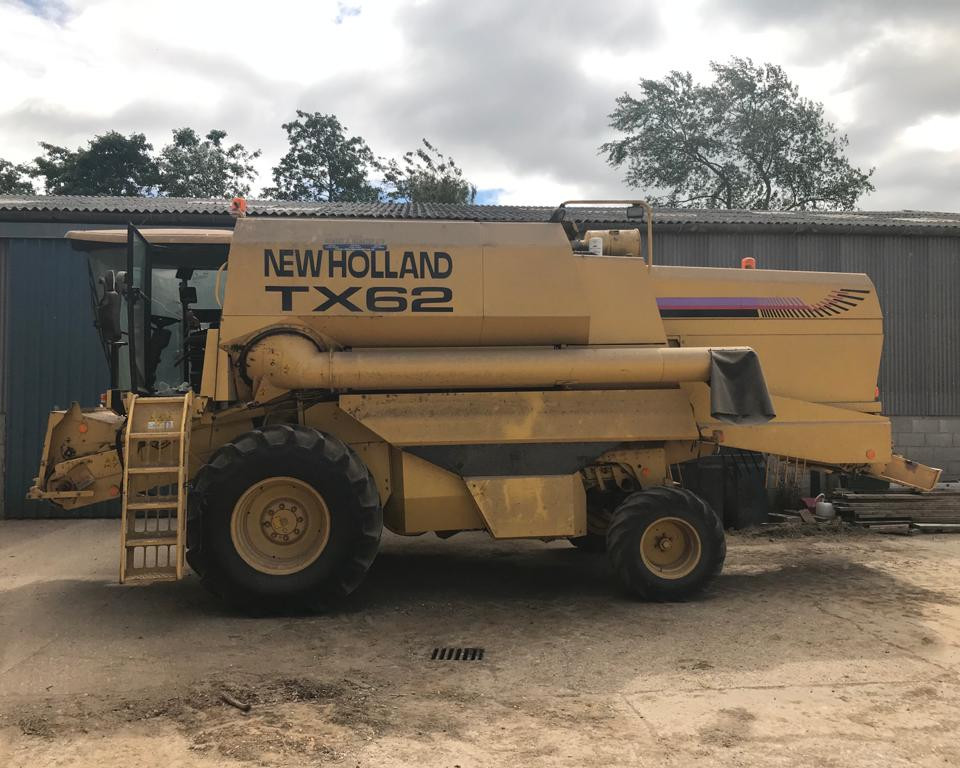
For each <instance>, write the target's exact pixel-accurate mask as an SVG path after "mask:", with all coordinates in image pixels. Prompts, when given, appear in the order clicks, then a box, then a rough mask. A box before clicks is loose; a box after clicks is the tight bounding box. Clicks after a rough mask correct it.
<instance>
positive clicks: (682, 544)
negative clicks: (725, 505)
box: [607, 487, 727, 601]
mask: <svg viewBox="0 0 960 768" xmlns="http://www.w3.org/2000/svg"><path fill="white" fill-rule="evenodd" d="M726 554H727V547H726V542H725V541H724V537H723V524H722V523H721V522H720V518H719V517H717V514H716V512H714V511H713V509H712V508H711V507H710V505H709V504H707V502H705V501H704V500H703V499H701V498H700V497H699V496H697V495H696V494H694V493H691V492H690V491H688V490H686V489H683V488H667V487H657V488H651V489H649V490H646V491H640V492H639V493H634V494H631V495H630V496H628V497H627V498H626V499H624V501H623V503H622V504H620V506H619V507H617V510H616V512H615V513H614V515H613V521H612V522H611V523H610V528H609V530H608V531H607V555H608V558H609V560H610V564H611V566H612V567H613V570H614V572H615V573H616V575H617V576H618V578H619V579H620V581H621V582H622V583H623V585H624V586H625V587H626V588H627V589H628V590H629V591H630V592H631V593H633V594H634V595H637V596H638V597H641V598H644V599H646V600H659V601H670V600H686V599H688V598H690V597H692V596H694V595H695V594H697V593H698V592H700V591H701V590H702V589H703V588H704V587H706V586H707V584H709V583H710V581H711V580H712V579H713V578H714V577H715V576H716V575H717V574H719V573H720V570H721V569H722V568H723V561H724V559H725V558H726Z"/></svg>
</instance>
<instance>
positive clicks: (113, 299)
mask: <svg viewBox="0 0 960 768" xmlns="http://www.w3.org/2000/svg"><path fill="white" fill-rule="evenodd" d="M100 284H101V285H102V286H103V295H102V296H101V297H100V300H99V301H98V302H97V328H99V329H100V338H101V339H102V340H103V342H104V344H113V343H115V342H118V341H120V337H121V335H122V331H121V329H120V294H119V293H118V292H117V280H116V276H115V275H114V273H113V270H108V271H107V272H106V273H105V274H104V276H103V277H101V278H100Z"/></svg>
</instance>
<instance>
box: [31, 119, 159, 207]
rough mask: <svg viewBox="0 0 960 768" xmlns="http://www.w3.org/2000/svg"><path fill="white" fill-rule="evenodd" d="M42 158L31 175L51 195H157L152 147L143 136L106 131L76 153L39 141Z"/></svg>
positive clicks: (35, 162)
mask: <svg viewBox="0 0 960 768" xmlns="http://www.w3.org/2000/svg"><path fill="white" fill-rule="evenodd" d="M40 146H41V147H43V151H44V153H45V154H44V155H43V156H41V157H38V158H37V159H36V160H35V161H34V167H33V168H32V169H31V171H30V173H31V175H32V176H34V177H41V176H42V177H43V180H44V189H45V190H46V192H47V194H50V195H147V194H154V193H155V192H156V188H157V184H158V182H159V171H158V169H157V163H156V161H155V160H154V159H153V158H152V157H151V156H150V154H149V153H150V151H151V150H152V149H153V147H152V146H151V145H150V144H148V143H147V138H146V136H144V135H143V134H142V133H131V134H130V135H129V136H123V135H122V134H120V133H117V132H116V131H108V132H107V133H104V134H102V135H100V136H94V137H93V138H92V139H91V140H90V141H89V142H87V146H86V147H79V148H78V149H77V150H76V151H73V150H70V149H67V148H66V147H60V146H57V145H55V144H47V143H46V142H43V141H42V142H40Z"/></svg>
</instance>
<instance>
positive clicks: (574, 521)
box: [466, 473, 587, 539]
mask: <svg viewBox="0 0 960 768" xmlns="http://www.w3.org/2000/svg"><path fill="white" fill-rule="evenodd" d="M466 480H467V487H468V488H469V489H470V493H472V494H473V498H474V500H475V501H476V502H477V506H478V507H479V508H480V512H481V514H482V515H483V518H484V520H486V522H487V528H488V529H489V531H490V533H491V534H493V536H494V538H497V539H518V538H530V537H537V538H540V537H547V536H582V535H583V534H585V533H586V532H587V502H586V494H585V493H584V490H583V481H581V479H580V474H579V473H575V474H572V475H549V476H537V477H468V478H467V479H466Z"/></svg>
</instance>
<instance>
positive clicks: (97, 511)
mask: <svg viewBox="0 0 960 768" xmlns="http://www.w3.org/2000/svg"><path fill="white" fill-rule="evenodd" d="M3 245H4V247H3V249H2V251H0V259H2V262H3V263H2V264H0V269H3V270H4V272H5V280H2V281H0V289H5V290H3V293H2V294H0V301H2V307H0V311H2V313H3V321H2V323H0V329H2V332H3V335H4V338H3V343H2V345H0V350H2V351H3V354H4V360H3V364H2V366H0V370H2V374H3V381H2V382H0V384H2V386H3V388H4V393H3V395H4V396H3V398H2V401H3V403H4V407H5V408H6V441H5V442H6V451H5V453H6V462H5V463H6V467H5V472H4V484H3V489H4V493H3V510H2V511H0V516H4V517H64V516H65V513H64V512H63V510H62V509H60V508H59V507H56V506H54V505H53V504H50V503H49V502H41V501H27V500H25V499H24V495H25V494H26V492H27V489H28V488H29V487H30V485H31V484H32V481H33V477H34V475H36V472H37V467H38V465H39V462H40V452H41V450H42V448H43V437H44V432H45V431H46V425H47V413H48V412H49V411H50V410H51V409H52V408H54V407H55V406H59V407H61V408H65V407H67V406H69V405H70V402H71V401H72V400H79V402H80V404H81V405H85V406H87V405H90V406H92V405H96V404H97V403H98V402H99V398H100V393H101V392H103V391H104V390H105V389H106V388H107V387H108V386H109V381H110V377H109V371H108V369H107V363H106V359H105V358H104V354H103V351H102V349H101V347H100V343H99V341H98V338H97V333H96V329H95V328H94V327H93V313H92V309H91V303H90V302H91V300H90V291H89V288H88V286H89V278H88V272H87V258H86V255H85V254H82V253H78V252H77V251H74V250H73V249H72V248H71V247H70V244H69V243H68V242H67V241H66V240H62V239H7V240H5V241H4V242H3ZM113 506H115V505H113ZM111 512H112V507H108V508H105V506H104V505H93V506H91V507H87V508H85V509H82V510H77V512H71V513H66V516H70V517H85V516H103V515H104V514H111Z"/></svg>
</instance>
